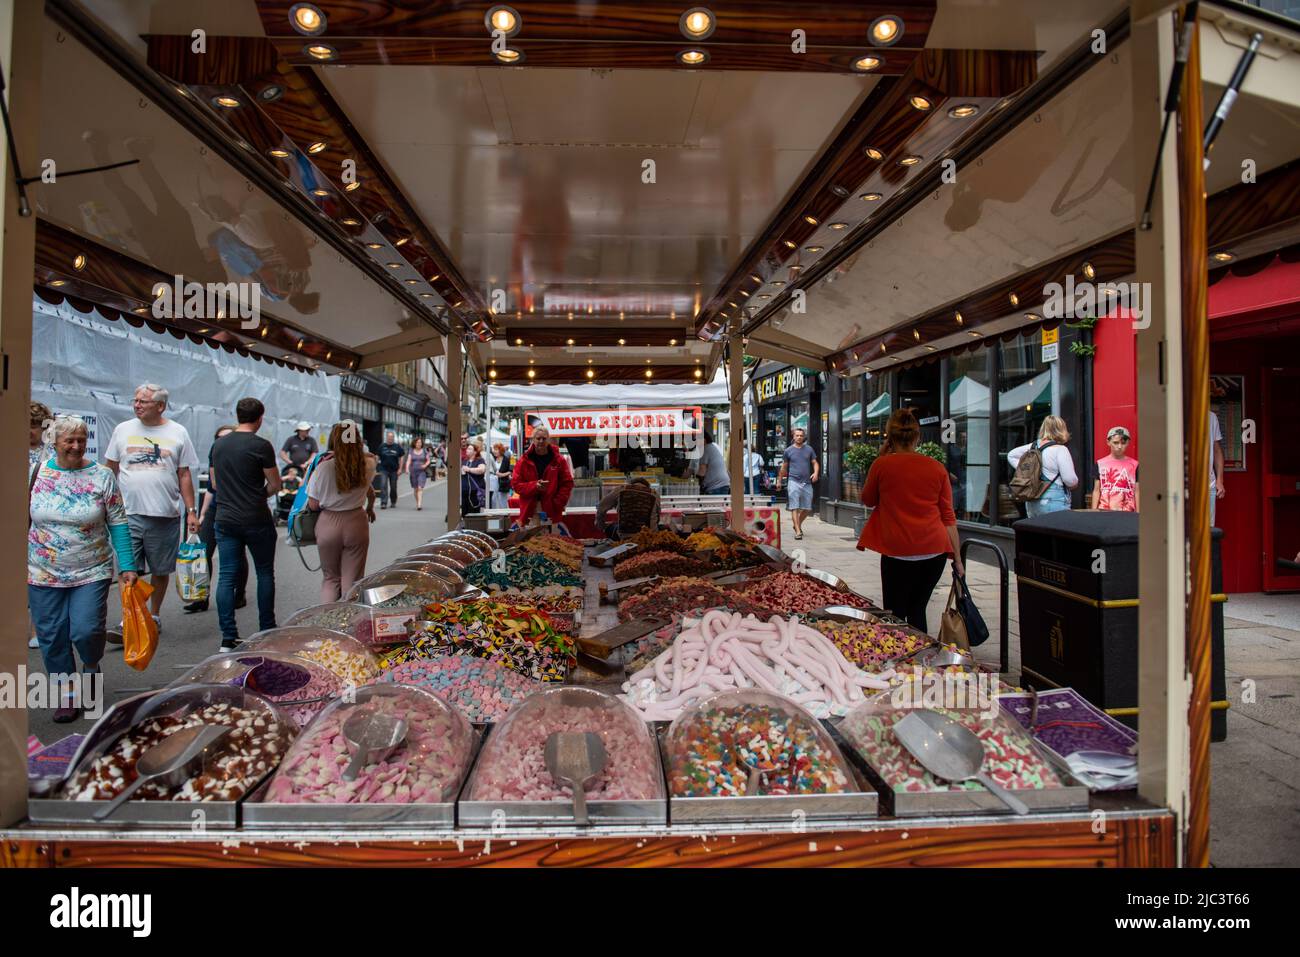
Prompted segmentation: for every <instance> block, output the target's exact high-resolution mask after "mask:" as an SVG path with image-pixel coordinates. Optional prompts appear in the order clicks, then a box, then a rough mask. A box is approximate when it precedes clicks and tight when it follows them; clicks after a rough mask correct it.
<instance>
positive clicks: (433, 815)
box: [242, 725, 482, 828]
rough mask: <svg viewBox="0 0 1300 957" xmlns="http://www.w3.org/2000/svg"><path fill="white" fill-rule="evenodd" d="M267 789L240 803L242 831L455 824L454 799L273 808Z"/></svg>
mask: <svg viewBox="0 0 1300 957" xmlns="http://www.w3.org/2000/svg"><path fill="white" fill-rule="evenodd" d="M478 727H479V726H478V725H475V728H476V733H475V734H474V744H473V750H472V751H471V752H470V757H469V760H470V762H471V763H472V762H473V761H474V759H475V758H476V757H477V756H478V749H479V743H480V742H481V741H482V734H481V732H479V731H477V728H478ZM270 787H271V780H270V778H268V779H267V780H266V781H265V783H263V784H262V786H261V787H260V788H258V789H257V791H256V792H255V793H254V794H252V795H251V796H250V797H249V798H248V799H247V800H245V801H244V807H243V816H242V819H243V822H244V826H245V827H251V828H257V827H334V826H338V827H428V826H434V827H453V826H454V825H455V823H456V799H455V798H454V797H453V798H452V799H451V800H449V801H439V802H438V803H429V804H382V803H378V802H372V803H369V804H277V803H273V802H269V801H264V800H263V798H264V797H265V796H266V792H267V791H268V790H269V789H270Z"/></svg>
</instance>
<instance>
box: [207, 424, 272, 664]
mask: <svg viewBox="0 0 1300 957" xmlns="http://www.w3.org/2000/svg"><path fill="white" fill-rule="evenodd" d="M265 412H266V409H265V407H264V406H263V405H262V403H261V402H259V401H258V400H257V399H253V398H245V399H240V400H239V402H238V403H236V405H235V420H236V421H237V422H238V423H239V425H238V426H237V427H236V428H235V431H234V432H231V433H230V434H229V435H227V436H224V437H222V438H220V439H217V441H216V444H215V445H213V446H212V470H211V474H210V477H209V485H210V486H211V487H212V489H213V494H214V495H215V496H216V497H215V499H214V500H213V501H214V504H215V505H216V510H217V512H216V521H215V523H214V525H215V528H216V533H217V555H218V557H219V558H220V565H221V571H220V574H219V575H218V578H217V617H218V619H219V620H220V622H221V648H222V650H223V651H228V650H230V649H231V648H234V647H235V645H236V644H238V643H239V627H238V625H237V624H236V623H235V577H236V574H235V573H236V571H237V570H238V568H239V565H240V564H241V563H240V558H241V557H242V553H243V550H244V549H245V548H247V549H248V551H249V554H251V555H252V557H253V567H254V568H255V569H256V570H257V619H258V630H259V631H265V630H266V629H267V628H274V627H275V544H276V541H275V540H276V532H275V518H274V517H273V516H272V515H271V509H270V507H269V506H268V505H267V504H266V500H267V498H269V497H270V496H272V495H274V494H275V493H276V492H278V491H280V485H281V481H280V472H279V470H278V469H277V468H276V466H275V449H274V448H273V447H272V446H271V443H270V442H268V441H266V439H264V438H261V437H260V436H259V435H258V434H257V430H258V429H260V428H261V427H262V416H263V415H264V414H265Z"/></svg>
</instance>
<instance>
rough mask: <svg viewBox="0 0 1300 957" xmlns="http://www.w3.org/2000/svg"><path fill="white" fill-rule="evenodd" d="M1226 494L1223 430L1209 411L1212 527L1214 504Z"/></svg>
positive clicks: (1212, 525)
mask: <svg viewBox="0 0 1300 957" xmlns="http://www.w3.org/2000/svg"><path fill="white" fill-rule="evenodd" d="M1226 494H1227V489H1225V488H1224V487H1223V430H1222V429H1221V428H1219V417H1218V416H1217V415H1215V414H1214V413H1213V412H1211V413H1210V527H1211V528H1213V527H1214V506H1215V503H1216V501H1217V500H1218V499H1221V498H1223V496H1224V495H1226Z"/></svg>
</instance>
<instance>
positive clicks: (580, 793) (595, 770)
mask: <svg viewBox="0 0 1300 957" xmlns="http://www.w3.org/2000/svg"><path fill="white" fill-rule="evenodd" d="M608 760H609V756H608V755H607V754H606V753H605V743H604V742H603V741H601V740H600V735H598V734H596V733H595V732H594V731H557V732H555V733H554V734H552V735H551V736H550V737H549V738H547V739H546V770H548V771H550V772H551V777H553V778H555V780H556V781H557V782H559V783H560V784H567V785H569V787H571V788H573V823H574V824H586V823H587V785H588V784H590V783H591V782H592V780H594V779H595V777H596V775H598V774H600V772H601V771H603V770H605V762H606V761H608Z"/></svg>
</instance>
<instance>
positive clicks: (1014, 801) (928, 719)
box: [894, 711, 1029, 814]
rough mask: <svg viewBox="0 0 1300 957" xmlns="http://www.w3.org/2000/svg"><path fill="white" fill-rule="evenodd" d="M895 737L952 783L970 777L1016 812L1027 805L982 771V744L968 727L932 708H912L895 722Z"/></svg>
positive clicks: (1027, 807) (1021, 811)
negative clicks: (916, 709)
mask: <svg viewBox="0 0 1300 957" xmlns="http://www.w3.org/2000/svg"><path fill="white" fill-rule="evenodd" d="M894 737H896V738H897V739H898V741H899V743H900V744H902V746H903V747H905V748H907V750H908V751H911V752H912V755H913V756H914V757H915V758H916V760H918V761H920V762H921V766H922V767H923V768H925V769H926V770H927V771H929V772H930V773H931V774H932V775H934V776H935V777H936V778H942V779H943V780H945V781H950V782H952V783H954V784H956V783H958V782H960V781H969V780H970V779H971V778H974V779H975V780H977V781H979V783H980V784H982V785H984V786H985V787H986V788H988V790H989V793H990V794H992V795H993V796H994V797H996V798H997V799H998V800H999V801H1001V802H1002V803H1003V804H1005V805H1006V806H1007V807H1009V808H1011V810H1013V811H1015V812H1016V813H1017V814H1028V813H1029V806H1028V805H1027V804H1025V802H1024V801H1022V800H1020V798H1018V797H1016V796H1015V795H1014V794H1012V793H1011V792H1010V791H1008V790H1007V789H1006V788H1004V787H1002V786H1001V785H1000V784H998V783H997V782H995V781H994V780H993V779H992V778H991V777H989V776H988V775H987V774H985V773H984V771H983V770H982V769H983V767H984V745H983V744H981V743H980V739H979V738H978V737H976V736H975V733H974V732H973V731H971V730H970V729H969V728H967V727H964V726H962V725H960V724H958V723H957V722H956V721H953V720H952V719H951V718H945V717H944V716H943V715H941V714H938V713H936V712H934V711H913V712H911V713H909V714H907V715H905V716H904V717H903V718H902V719H901V720H900V721H899V722H898V723H897V724H895V725H894Z"/></svg>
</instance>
